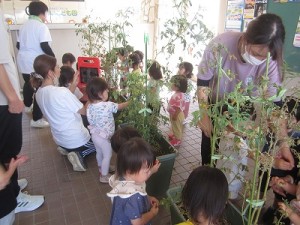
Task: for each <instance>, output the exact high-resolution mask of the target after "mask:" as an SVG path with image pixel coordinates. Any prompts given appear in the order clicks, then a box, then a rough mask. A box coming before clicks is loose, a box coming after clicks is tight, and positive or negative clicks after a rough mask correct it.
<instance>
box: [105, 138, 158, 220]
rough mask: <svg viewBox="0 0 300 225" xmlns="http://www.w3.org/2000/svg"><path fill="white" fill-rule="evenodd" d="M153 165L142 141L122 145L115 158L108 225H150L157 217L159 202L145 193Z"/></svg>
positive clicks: (111, 179) (149, 153) (148, 148)
mask: <svg viewBox="0 0 300 225" xmlns="http://www.w3.org/2000/svg"><path fill="white" fill-rule="evenodd" d="M154 162H155V156H154V154H153V151H152V147H151V146H150V144H148V143H147V142H146V141H144V140H143V139H142V138H132V139H130V140H129V141H127V142H125V143H124V144H123V145H122V147H121V149H120V151H119V152H118V156H117V170H116V174H115V175H113V176H112V177H111V178H110V181H109V183H110V186H111V187H112V188H113V189H112V190H111V191H110V192H109V193H108V194H107V195H108V196H109V197H111V198H113V206H112V213H111V218H110V225H119V224H123V225H131V224H147V225H148V224H150V221H151V220H152V219H153V217H154V216H156V215H157V213H158V204H159V202H158V200H157V199H156V198H154V197H150V196H148V195H147V193H146V183H145V182H146V181H147V180H148V178H149V177H150V175H151V168H152V166H153V164H154Z"/></svg>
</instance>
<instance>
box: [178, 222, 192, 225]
mask: <svg viewBox="0 0 300 225" xmlns="http://www.w3.org/2000/svg"><path fill="white" fill-rule="evenodd" d="M177 225H193V223H192V222H191V221H185V222H182V223H179V224H177Z"/></svg>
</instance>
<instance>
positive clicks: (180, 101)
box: [168, 75, 187, 147]
mask: <svg viewBox="0 0 300 225" xmlns="http://www.w3.org/2000/svg"><path fill="white" fill-rule="evenodd" d="M170 82H171V89H172V91H174V94H173V95H172V97H171V99H170V101H169V105H168V112H169V114H170V121H171V128H172V133H171V134H169V135H168V136H169V140H170V144H171V145H173V146H175V147H176V146H179V145H180V144H181V139H182V134H183V121H184V113H183V111H184V106H185V100H184V93H185V92H186V90H187V79H186V77H184V76H181V75H175V76H173V77H172V78H171V81H170Z"/></svg>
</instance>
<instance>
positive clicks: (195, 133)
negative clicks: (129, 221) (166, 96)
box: [15, 104, 201, 225]
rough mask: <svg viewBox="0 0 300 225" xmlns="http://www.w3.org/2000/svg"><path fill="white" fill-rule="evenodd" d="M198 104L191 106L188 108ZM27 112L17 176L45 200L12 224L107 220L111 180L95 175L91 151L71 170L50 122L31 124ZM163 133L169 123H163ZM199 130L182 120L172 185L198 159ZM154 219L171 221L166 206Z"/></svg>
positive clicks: (82, 224)
mask: <svg viewBox="0 0 300 225" xmlns="http://www.w3.org/2000/svg"><path fill="white" fill-rule="evenodd" d="M196 107H197V106H196V104H194V105H192V106H191V111H193V109H195V108H196ZM29 122H30V116H29V115H28V114H25V113H24V114H23V148H22V151H21V154H26V155H28V156H29V158H30V160H29V161H28V162H27V163H26V164H24V165H22V166H21V167H20V168H19V177H20V178H26V179H27V180H28V186H27V188H26V189H25V191H28V193H30V194H34V195H36V194H41V195H44V196H45V203H44V204H43V206H42V207H40V208H39V209H37V210H35V211H33V212H22V213H18V214H17V215H16V221H15V225H33V224H35V225H49V224H51V225H106V224H109V217H110V210H111V201H110V199H109V198H108V197H107V196H106V193H107V192H108V191H109V190H110V187H109V185H107V184H101V183H99V181H98V176H99V175H98V169H97V164H96V158H95V155H94V154H93V155H90V156H88V157H87V159H86V162H87V164H88V170H87V171H86V172H74V171H73V170H72V167H71V164H70V163H69V161H68V159H67V158H66V157H65V156H62V155H60V154H59V153H58V152H57V150H56V147H57V146H56V145H55V143H54V141H53V140H52V136H51V132H50V129H49V128H45V129H36V128H31V127H30V126H29ZM161 129H162V131H163V133H166V132H167V131H168V129H169V127H162V128H161ZM200 143H201V132H200V131H199V130H198V129H196V128H194V127H190V126H189V125H186V126H185V132H184V138H183V143H182V145H181V147H180V148H179V155H178V157H177V158H176V162H175V166H174V170H173V175H172V180H171V186H172V187H173V186H177V185H180V184H183V183H184V182H185V180H186V179H187V177H188V175H189V173H190V171H191V170H192V169H193V168H194V167H196V166H198V165H199V164H200ZM152 224H154V225H170V224H171V222H170V216H169V212H168V210H166V209H164V208H160V211H159V214H158V216H157V217H156V218H155V220H154V221H153V223H152Z"/></svg>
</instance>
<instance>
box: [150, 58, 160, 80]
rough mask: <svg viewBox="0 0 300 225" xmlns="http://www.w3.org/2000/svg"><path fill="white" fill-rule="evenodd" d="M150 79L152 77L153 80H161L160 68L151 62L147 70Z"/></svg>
mask: <svg viewBox="0 0 300 225" xmlns="http://www.w3.org/2000/svg"><path fill="white" fill-rule="evenodd" d="M148 73H149V76H150V77H153V79H154V80H160V79H161V78H162V72H161V66H160V64H159V63H158V62H156V61H153V63H152V64H151V66H150V67H149V69H148Z"/></svg>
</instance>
